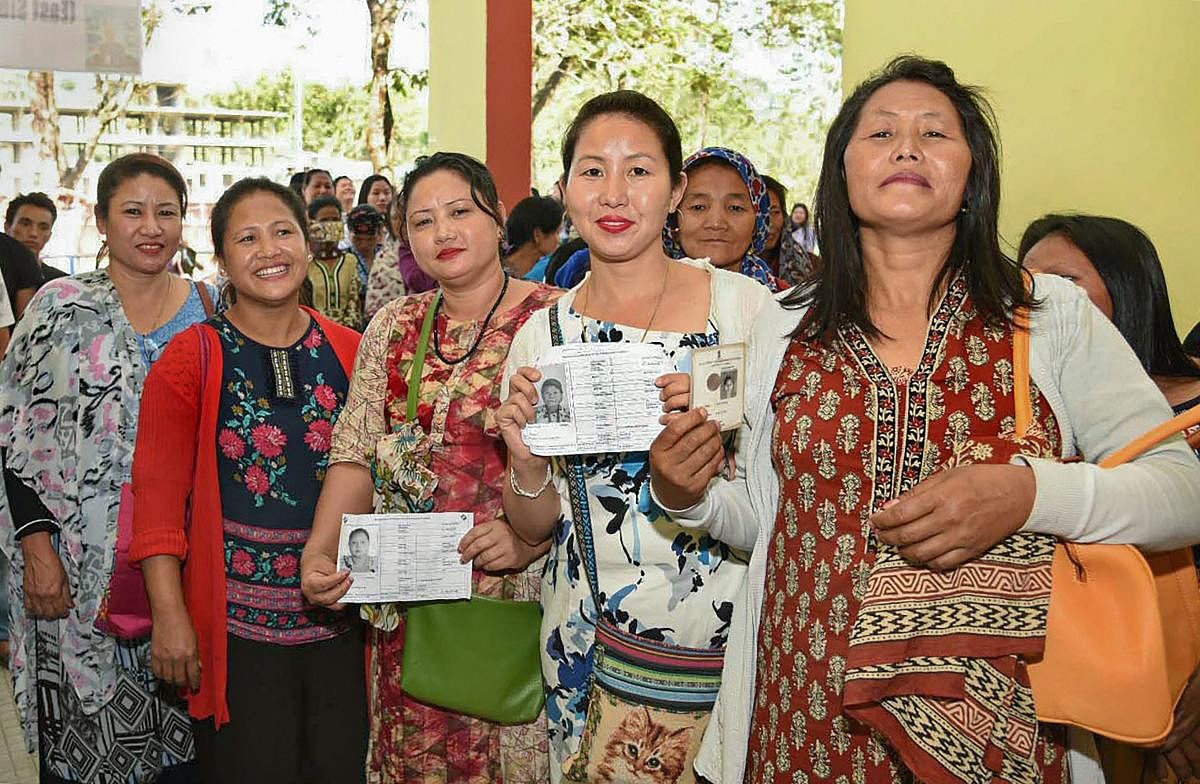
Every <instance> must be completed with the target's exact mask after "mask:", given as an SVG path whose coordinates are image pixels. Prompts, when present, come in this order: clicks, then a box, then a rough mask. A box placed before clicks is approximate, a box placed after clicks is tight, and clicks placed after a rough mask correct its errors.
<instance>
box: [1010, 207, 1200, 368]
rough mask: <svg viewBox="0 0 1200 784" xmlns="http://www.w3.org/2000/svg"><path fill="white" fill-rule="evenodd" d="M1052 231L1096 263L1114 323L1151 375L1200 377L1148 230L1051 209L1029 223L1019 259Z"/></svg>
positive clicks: (1129, 224) (1101, 217)
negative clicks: (1182, 337)
mask: <svg viewBox="0 0 1200 784" xmlns="http://www.w3.org/2000/svg"><path fill="white" fill-rule="evenodd" d="M1052 234H1059V235H1062V236H1063V237H1064V238H1066V239H1067V240H1069V241H1070V243H1071V244H1072V245H1074V246H1075V247H1077V248H1079V250H1081V251H1082V252H1083V255H1085V256H1087V257H1088V261H1090V262H1091V263H1092V266H1093V267H1095V268H1096V272H1097V273H1099V275H1100V279H1101V280H1103V281H1104V286H1105V287H1106V288H1107V289H1108V296H1109V297H1111V298H1112V303H1113V319H1112V320H1113V325H1114V326H1115V327H1116V328H1117V330H1118V331H1120V333H1121V335H1122V336H1123V337H1124V338H1125V340H1126V341H1127V342H1128V343H1129V345H1130V346H1131V347H1132V348H1133V353H1135V354H1137V357H1138V359H1139V360H1140V361H1141V363H1142V367H1144V368H1146V372H1147V373H1149V374H1150V375H1152V376H1176V377H1179V376H1183V377H1188V378H1200V367H1196V364H1195V363H1194V362H1193V361H1192V360H1191V359H1190V358H1188V355H1187V352H1186V351H1184V349H1183V344H1182V343H1180V342H1179V333H1178V332H1176V331H1175V319H1174V317H1173V316H1172V315H1171V300H1170V297H1169V296H1168V295H1167V280H1166V278H1165V277H1164V276H1163V270H1162V263H1161V262H1160V261H1159V259H1158V251H1156V250H1155V249H1154V243H1153V242H1151V241H1150V238H1149V237H1147V236H1146V233H1145V232H1144V231H1142V230H1141V229H1139V228H1138V227H1137V226H1134V225H1133V224H1132V223H1129V222H1128V221H1123V220H1121V219H1120V218H1107V217H1103V216H1100V215H1064V214H1051V215H1044V216H1042V217H1041V218H1038V219H1037V220H1035V221H1034V222H1033V223H1031V224H1029V228H1027V229H1025V233H1024V234H1023V235H1021V244H1020V246H1019V248H1018V250H1017V258H1018V259H1020V260H1021V261H1024V260H1025V254H1027V253H1029V249H1030V248H1032V247H1033V246H1034V245H1037V244H1038V243H1039V242H1041V241H1042V240H1043V239H1045V238H1046V237H1048V236H1050V235H1052Z"/></svg>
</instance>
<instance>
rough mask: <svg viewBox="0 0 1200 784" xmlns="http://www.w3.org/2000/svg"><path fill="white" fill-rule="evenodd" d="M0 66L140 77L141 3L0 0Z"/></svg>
mask: <svg viewBox="0 0 1200 784" xmlns="http://www.w3.org/2000/svg"><path fill="white" fill-rule="evenodd" d="M0 67H5V68H21V69H29V70H33V71H89V72H112V73H131V74H136V73H140V72H141V70H142V14H141V4H140V2H139V0H0Z"/></svg>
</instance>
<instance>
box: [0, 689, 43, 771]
mask: <svg viewBox="0 0 1200 784" xmlns="http://www.w3.org/2000/svg"><path fill="white" fill-rule="evenodd" d="M0 784H37V758H36V757H34V756H33V755H32V754H27V753H26V752H25V740H24V739H23V738H22V737H21V724H20V722H19V721H18V720H17V706H16V704H15V703H14V702H13V692H12V676H11V675H10V674H9V672H8V669H7V668H0Z"/></svg>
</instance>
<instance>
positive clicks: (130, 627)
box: [96, 482, 150, 640]
mask: <svg viewBox="0 0 1200 784" xmlns="http://www.w3.org/2000/svg"><path fill="white" fill-rule="evenodd" d="M132 544H133V485H132V484H130V483H129V482H126V483H125V484H123V485H121V507H120V509H119V511H118V512H117V557H116V562H115V563H114V564H113V573H112V578H110V579H109V581H108V590H106V591H105V592H104V598H103V599H101V600H100V609H99V610H98V611H97V612H96V628H97V629H99V630H100V631H102V632H104V633H105V634H107V635H109V636H111V637H118V638H120V639H122V640H136V639H139V638H141V637H146V636H148V635H149V634H150V598H149V597H148V596H147V595H146V581H145V579H144V578H143V577H142V570H141V569H138V568H136V567H134V565H133V564H132V563H130V562H129V548H130V546H131V545H132Z"/></svg>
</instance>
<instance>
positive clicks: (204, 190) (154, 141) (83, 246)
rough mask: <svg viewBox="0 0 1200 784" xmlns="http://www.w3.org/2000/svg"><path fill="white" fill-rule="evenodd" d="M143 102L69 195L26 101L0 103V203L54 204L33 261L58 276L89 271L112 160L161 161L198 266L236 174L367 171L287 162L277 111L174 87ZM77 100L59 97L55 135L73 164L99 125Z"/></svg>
mask: <svg viewBox="0 0 1200 784" xmlns="http://www.w3.org/2000/svg"><path fill="white" fill-rule="evenodd" d="M147 94H148V95H149V96H150V102H142V103H138V104H135V105H132V106H130V107H129V109H128V111H127V112H126V113H125V114H124V116H122V117H120V118H118V119H117V120H116V121H115V122H114V123H113V124H112V125H111V126H110V127H109V130H108V131H107V132H106V133H104V134H103V135H102V136H101V137H100V143H99V146H98V147H97V149H96V153H95V156H94V157H93V159H92V161H91V162H90V163H89V164H88V167H87V169H86V170H85V171H84V173H83V175H82V176H81V177H80V178H79V181H78V183H77V185H76V188H75V191H74V192H63V191H61V190H60V189H59V188H58V171H57V169H56V168H55V165H54V162H53V161H51V160H49V159H45V158H42V157H41V155H40V150H39V149H38V145H39V136H38V133H37V132H36V131H35V130H34V128H33V113H32V111H31V110H30V106H29V104H28V102H17V101H0V206H2V204H3V202H5V201H7V199H9V198H12V197H14V196H16V195H17V194H19V193H28V192H29V191H45V192H46V193H48V194H49V195H50V196H51V197H52V198H56V199H57V201H58V202H59V204H60V205H61V213H60V217H59V220H58V221H57V223H56V225H55V227H54V235H53V237H52V238H51V241H50V243H49V244H48V245H47V246H46V249H45V251H44V253H43V258H44V259H45V260H46V261H47V262H48V263H50V264H52V265H54V266H56V267H59V268H61V269H63V270H65V271H67V272H80V271H83V270H87V269H91V268H93V267H94V266H95V254H96V252H97V250H98V249H99V247H100V237H99V235H98V233H97V232H96V226H95V220H94V219H93V217H92V205H93V202H94V200H95V195H96V180H97V178H98V177H99V175H100V172H101V170H103V169H104V167H105V165H107V164H108V163H109V162H110V161H112V160H113V159H114V158H118V157H120V156H121V155H125V154H128V153H131V152H150V153H154V154H155V155H160V156H162V157H163V158H166V159H167V160H169V161H171V162H172V163H173V164H175V166H176V167H177V168H178V169H179V171H180V173H181V174H182V175H183V177H184V179H185V180H186V181H187V185H188V201H189V207H188V214H187V220H186V223H185V229H184V240H185V242H186V243H187V245H188V247H189V248H191V249H192V250H194V251H195V252H196V254H197V257H198V260H199V261H200V263H201V265H202V266H206V265H207V264H208V261H209V259H210V257H211V254H212V241H211V239H210V237H209V233H208V217H209V212H210V210H211V209H212V205H213V204H214V203H215V202H216V200H217V199H218V198H219V197H220V195H221V193H222V192H223V191H224V190H225V189H226V188H227V187H229V186H230V185H232V184H233V183H234V182H236V181H237V180H239V179H241V178H243V177H269V178H271V179H273V180H276V181H278V182H287V179H288V177H289V176H290V175H291V173H292V172H293V171H296V170H297V169H300V168H307V167H309V166H313V165H320V166H322V167H323V168H330V169H336V170H337V173H338V174H349V175H350V176H351V177H354V178H355V180H356V181H361V180H362V178H363V177H365V176H366V175H367V174H369V173H370V171H371V167H370V164H369V163H366V162H363V161H348V160H344V159H335V160H326V159H324V158H322V159H321V160H320V161H319V162H318V161H317V160H316V154H314V153H302V154H301V159H300V160H297V159H296V156H295V153H294V151H293V145H292V117H291V115H289V114H287V113H284V112H268V111H251V110H243V109H223V108H220V107H216V106H190V105H188V102H187V100H186V92H185V88H184V87H183V85H178V84H154V85H152V86H151V87H150V89H149V90H148V91H147ZM88 97H89V96H87V95H86V94H82V95H79V94H72V93H66V94H60V98H59V105H58V113H59V130H60V133H61V134H62V139H63V142H64V144H65V145H66V148H67V151H68V153H67V154H68V158H69V159H73V158H74V156H75V155H77V154H78V151H79V149H80V147H82V145H83V144H84V143H85V142H86V140H87V139H88V138H89V137H90V136H91V133H92V132H94V130H95V124H96V123H97V122H99V121H98V120H97V118H96V117H95V116H94V104H93V105H90V106H89V105H88V103H87V101H88Z"/></svg>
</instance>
